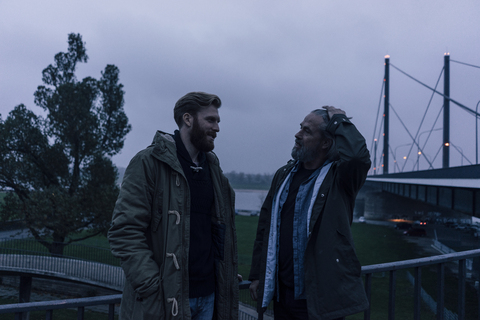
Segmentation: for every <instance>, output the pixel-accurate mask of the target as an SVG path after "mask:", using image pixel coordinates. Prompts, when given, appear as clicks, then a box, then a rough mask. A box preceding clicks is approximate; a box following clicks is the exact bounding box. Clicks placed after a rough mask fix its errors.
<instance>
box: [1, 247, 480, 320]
mask: <svg viewBox="0 0 480 320" xmlns="http://www.w3.org/2000/svg"><path fill="white" fill-rule="evenodd" d="M478 257H480V249H476V250H469V251H463V252H457V253H450V254H444V255H439V256H432V257H427V258H420V259H412V260H404V261H398V262H391V263H383V264H376V265H370V266H364V267H362V274H363V275H364V276H365V291H366V293H367V297H368V299H369V301H370V302H371V297H372V278H373V275H374V274H378V273H388V274H389V286H388V287H389V289H388V319H389V320H394V319H395V298H396V284H397V272H398V271H401V270H407V269H413V270H414V288H413V297H412V299H413V310H412V314H413V319H414V320H417V319H420V315H421V303H422V301H421V300H422V268H423V267H429V268H431V267H436V272H437V283H436V288H437V292H436V311H435V312H434V313H436V318H437V320H447V318H446V309H445V269H446V265H447V264H449V263H458V265H455V266H456V267H455V268H458V272H457V273H456V274H457V276H456V278H457V281H458V292H457V294H458V295H457V301H458V306H457V310H456V311H457V314H456V317H455V318H456V319H458V320H464V319H466V317H465V301H466V299H465V297H466V280H467V270H466V260H467V259H470V258H478ZM248 286H249V282H248V281H244V282H242V283H241V284H240V289H241V290H248ZM450 298H451V297H449V299H450ZM118 303H120V295H114V296H102V297H94V298H84V299H70V300H57V301H49V302H41V303H40V302H34V303H23V304H14V305H3V306H0V314H2V313H15V314H16V317H20V314H21V313H23V312H28V311H33V310H54V309H62V308H71V307H76V308H78V314H79V316H78V319H80V320H82V319H83V316H82V314H83V310H84V308H85V307H88V306H92V305H100V304H104V305H105V304H108V305H110V311H111V312H109V319H113V318H112V317H113V311H114V305H115V304H118ZM479 307H480V305H478V306H477V308H479ZM479 314H480V310H479ZM51 315H52V311H48V312H47V316H46V319H51ZM18 319H20V318H18ZM249 319H253V318H252V317H251V316H249ZM258 319H263V315H259V317H258ZM364 319H365V320H370V319H371V309H370V308H369V309H367V310H366V311H365V312H364Z"/></svg>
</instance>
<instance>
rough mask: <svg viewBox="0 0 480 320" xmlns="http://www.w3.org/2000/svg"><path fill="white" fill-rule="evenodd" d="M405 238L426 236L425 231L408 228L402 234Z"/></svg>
mask: <svg viewBox="0 0 480 320" xmlns="http://www.w3.org/2000/svg"><path fill="white" fill-rule="evenodd" d="M403 234H404V235H406V236H416V237H424V236H426V235H427V230H425V229H422V228H410V229H408V230H406V231H404V232H403Z"/></svg>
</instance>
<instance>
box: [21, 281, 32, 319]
mask: <svg viewBox="0 0 480 320" xmlns="http://www.w3.org/2000/svg"><path fill="white" fill-rule="evenodd" d="M31 293H32V277H25V276H20V288H19V290H18V302H20V303H24V302H30V295H31ZM29 315H30V313H29V312H24V313H23V315H22V316H21V317H20V319H22V320H28V319H29Z"/></svg>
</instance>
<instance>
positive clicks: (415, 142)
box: [390, 104, 432, 166]
mask: <svg viewBox="0 0 480 320" xmlns="http://www.w3.org/2000/svg"><path fill="white" fill-rule="evenodd" d="M390 107H392V110H393V112H394V113H395V115H396V116H397V118H398V120H400V123H401V124H402V126H403V127H404V128H405V130H406V131H407V133H408V135H409V136H410V138H411V139H412V140H413V143H414V144H416V145H417V147H418V148H419V149H420V150H421V148H420V146H419V145H418V142H417V141H415V139H414V138H413V136H412V134H411V133H410V131H408V128H407V127H406V126H405V124H404V123H403V121H402V119H400V117H399V116H398V113H397V111H395V108H394V107H393V106H392V104H390ZM425 159H426V160H427V162H428V163H429V164H430V166H432V164H431V163H430V160H428V158H427V157H425Z"/></svg>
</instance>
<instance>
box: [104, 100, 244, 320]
mask: <svg viewBox="0 0 480 320" xmlns="http://www.w3.org/2000/svg"><path fill="white" fill-rule="evenodd" d="M220 106H221V101H220V98H218V97H217V96H216V95H212V94H207V93H203V92H191V93H188V94H187V95H185V96H184V97H182V98H181V99H180V100H178V102H177V103H176V104H175V108H174V118H175V122H176V123H177V125H178V128H179V130H176V131H175V133H174V135H170V134H167V133H164V132H161V131H157V133H156V135H155V137H154V139H153V143H152V145H150V146H149V147H148V148H146V149H145V150H142V151H140V152H139V153H138V154H137V155H136V156H135V157H134V158H133V159H132V160H131V162H130V164H129V165H128V168H127V169H126V171H125V176H124V178H123V182H122V187H121V190H120V195H119V197H118V200H117V203H116V205H115V210H114V212H113V219H112V226H111V228H110V231H109V233H108V238H109V240H110V246H111V249H112V252H113V254H114V255H115V256H116V257H118V258H120V259H121V265H122V268H123V270H124V272H125V276H126V281H125V288H124V291H123V297H122V305H121V313H120V319H131V320H139V319H199V320H200V319H201V320H203V319H209V320H210V319H212V318H213V317H214V316H215V319H225V320H227V319H228V320H230V319H237V318H238V279H237V248H236V235H235V228H234V222H235V220H234V219H235V209H234V192H233V189H232V188H231V187H230V184H229V183H228V180H227V179H226V178H225V176H224V175H223V173H222V171H221V169H220V166H219V161H218V158H217V157H216V155H215V154H214V153H213V152H212V150H213V148H214V141H215V138H216V136H217V133H218V132H219V130H220V129H219V126H218V124H219V122H220V116H219V114H218V108H220Z"/></svg>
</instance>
